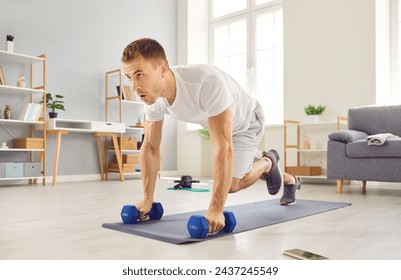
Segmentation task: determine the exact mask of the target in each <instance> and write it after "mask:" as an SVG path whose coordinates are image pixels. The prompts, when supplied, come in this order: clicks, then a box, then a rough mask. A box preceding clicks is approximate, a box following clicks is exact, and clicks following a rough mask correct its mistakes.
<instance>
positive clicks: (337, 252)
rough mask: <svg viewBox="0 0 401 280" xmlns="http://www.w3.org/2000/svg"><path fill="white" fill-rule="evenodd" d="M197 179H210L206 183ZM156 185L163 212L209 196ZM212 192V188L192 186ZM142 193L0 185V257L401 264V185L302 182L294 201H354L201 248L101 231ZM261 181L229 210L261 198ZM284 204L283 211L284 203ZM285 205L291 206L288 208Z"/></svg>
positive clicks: (234, 198)
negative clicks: (293, 254)
mask: <svg viewBox="0 0 401 280" xmlns="http://www.w3.org/2000/svg"><path fill="white" fill-rule="evenodd" d="M202 182H206V183H207V182H208V180H207V179H205V180H202ZM172 185H173V183H172V182H171V181H169V180H168V179H161V180H159V181H158V183H157V190H156V199H155V200H156V201H161V202H162V203H163V206H164V208H165V215H169V214H175V213H181V212H189V211H193V210H201V209H205V208H206V207H207V205H208V203H209V199H210V192H209V193H195V192H187V191H168V190H166V188H167V187H171V186H172ZM197 187H201V188H210V187H211V185H210V183H209V185H201V186H197ZM141 196H142V187H141V181H140V180H126V181H125V182H120V181H108V182H102V181H90V182H79V183H59V184H58V185H57V187H51V186H50V185H49V186H46V187H43V186H41V185H38V186H12V187H6V186H2V187H0V209H1V210H0V259H3V260H4V259H13V260H14V259H17V260H19V259H45V260H49V259H66V260H68V259H80V260H82V259H142V260H146V259H227V260H233V259H273V260H285V259H290V257H287V256H284V255H283V254H282V253H283V250H285V249H292V248H301V249H305V250H308V251H312V252H315V253H318V254H321V255H324V256H327V257H329V258H330V259H336V260H355V259H358V260H359V259H361V260H369V259H373V260H376V259H393V260H400V259H401V250H400V247H401V184H389V183H386V184H384V183H371V184H370V183H369V182H368V186H367V191H366V193H363V192H362V191H361V188H360V187H359V185H358V183H357V182H355V183H354V185H351V186H349V185H345V186H344V193H343V194H336V187H335V185H333V184H303V186H302V190H301V191H300V192H299V193H298V198H300V199H313V200H325V201H343V202H352V205H351V206H349V207H344V208H341V209H338V210H334V211H330V212H326V213H322V214H318V215H314V216H310V217H305V218H301V219H297V220H293V221H289V222H285V223H281V224H277V225H273V226H268V227H265V228H261V229H256V230H252V231H248V232H244V233H239V234H235V235H230V236H227V237H222V238H218V239H214V240H211V241H207V242H201V243H199V244H190V245H172V244H169V243H164V242H160V241H156V240H152V239H147V238H143V237H138V236H134V235H129V234H125V233H120V232H116V231H112V230H109V229H104V228H102V227H101V224H102V223H105V222H117V221H119V219H120V217H119V213H120V210H121V207H122V205H124V204H128V203H133V202H136V201H138V200H139V199H140V198H141ZM280 196H281V194H278V195H276V196H270V195H268V193H267V191H266V186H265V183H264V182H263V181H260V182H258V183H256V184H255V185H254V186H252V187H251V188H249V189H247V190H244V191H241V192H239V193H236V194H230V195H229V198H228V201H227V205H235V204H243V203H248V202H254V201H260V200H264V199H276V198H279V197H280ZM283 207H284V206H283ZM288 207H291V206H288Z"/></svg>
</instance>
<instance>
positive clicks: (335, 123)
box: [287, 122, 337, 127]
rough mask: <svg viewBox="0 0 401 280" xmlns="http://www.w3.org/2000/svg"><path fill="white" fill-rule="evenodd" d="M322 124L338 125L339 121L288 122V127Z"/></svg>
mask: <svg viewBox="0 0 401 280" xmlns="http://www.w3.org/2000/svg"><path fill="white" fill-rule="evenodd" d="M322 125H333V126H334V125H337V122H318V123H299V124H293V123H290V124H287V126H288V127H292V126H322Z"/></svg>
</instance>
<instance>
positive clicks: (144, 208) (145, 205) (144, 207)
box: [135, 200, 153, 220]
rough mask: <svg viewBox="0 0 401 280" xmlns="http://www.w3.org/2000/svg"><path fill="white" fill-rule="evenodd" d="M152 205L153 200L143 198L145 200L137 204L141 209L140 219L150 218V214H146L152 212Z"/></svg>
mask: <svg viewBox="0 0 401 280" xmlns="http://www.w3.org/2000/svg"><path fill="white" fill-rule="evenodd" d="M152 205H153V202H151V201H147V200H143V201H141V202H139V203H137V204H135V207H136V209H137V210H138V211H139V219H140V220H145V219H147V218H148V216H146V214H148V213H149V212H150V210H151V209H152Z"/></svg>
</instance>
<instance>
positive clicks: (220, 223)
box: [205, 209, 225, 233]
mask: <svg viewBox="0 0 401 280" xmlns="http://www.w3.org/2000/svg"><path fill="white" fill-rule="evenodd" d="M205 218H206V220H207V223H208V224H209V233H215V232H219V231H220V230H222V229H223V228H224V226H225V218H224V214H223V212H221V211H214V210H210V209H209V210H208V211H207V212H206V214H205Z"/></svg>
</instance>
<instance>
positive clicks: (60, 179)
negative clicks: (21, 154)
mask: <svg viewBox="0 0 401 280" xmlns="http://www.w3.org/2000/svg"><path fill="white" fill-rule="evenodd" d="M178 174H179V173H178V172H177V171H176V170H167V171H162V172H161V173H160V176H161V177H181V175H178ZM119 178H120V176H119V174H118V173H110V174H109V179H110V180H119ZM126 179H141V176H140V174H135V175H126ZM83 181H100V174H79V175H58V176H57V182H56V183H70V182H83ZM41 183H42V180H38V185H39V184H41ZM52 183H53V176H46V184H48V185H51V184H52ZM11 185H27V180H26V179H21V180H10V181H0V186H11Z"/></svg>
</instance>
